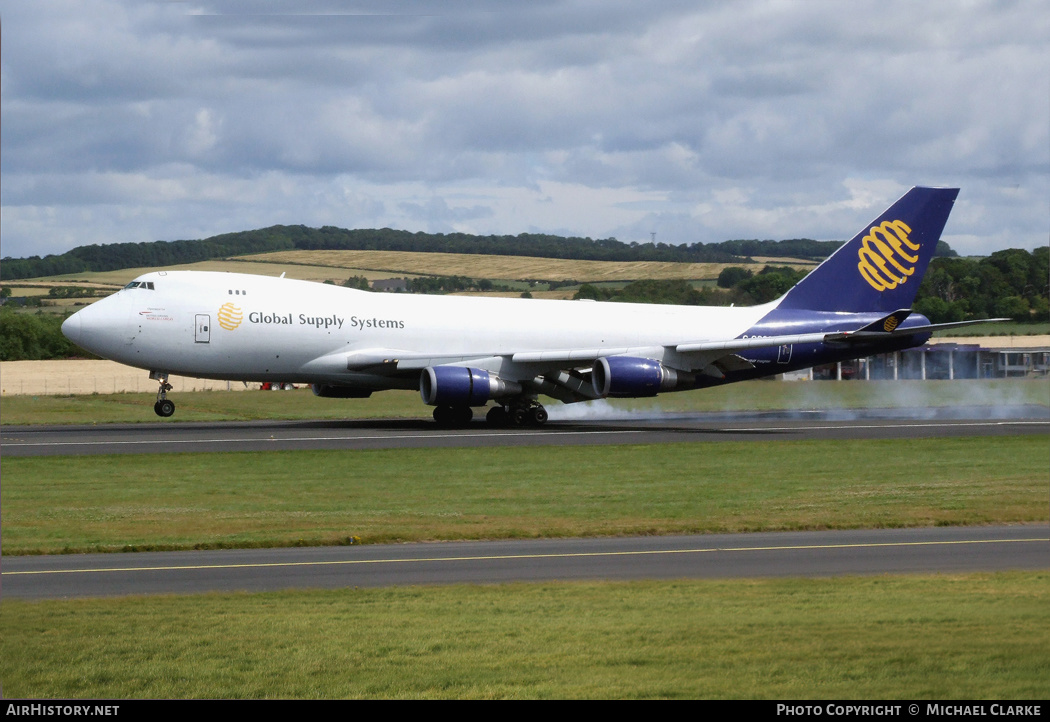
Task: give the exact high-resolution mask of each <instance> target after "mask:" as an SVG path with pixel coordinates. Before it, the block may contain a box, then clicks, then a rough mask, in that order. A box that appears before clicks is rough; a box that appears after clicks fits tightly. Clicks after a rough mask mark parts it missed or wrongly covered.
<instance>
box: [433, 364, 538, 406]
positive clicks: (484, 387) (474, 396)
mask: <svg viewBox="0 0 1050 722" xmlns="http://www.w3.org/2000/svg"><path fill="white" fill-rule="evenodd" d="M520 393H521V385H520V384H517V383H515V382H513V381H505V380H503V379H501V378H499V377H498V376H496V375H495V374H490V373H489V372H488V371H483V370H481V369H471V368H467V367H465V366H428V367H427V368H425V369H423V372H422V373H421V374H420V375H419V395H420V396H422V397H423V403H425V404H429V405H431V406H484V405H485V403H486V402H487V401H488V400H489V399H495V398H499V397H501V396H514V395H516V394H520Z"/></svg>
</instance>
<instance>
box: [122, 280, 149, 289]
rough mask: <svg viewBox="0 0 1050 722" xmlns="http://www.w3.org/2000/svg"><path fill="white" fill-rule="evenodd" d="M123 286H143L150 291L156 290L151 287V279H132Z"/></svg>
mask: <svg viewBox="0 0 1050 722" xmlns="http://www.w3.org/2000/svg"><path fill="white" fill-rule="evenodd" d="M124 288H145V289H147V290H150V291H154V290H156V289H154V288H153V281H132V282H131V283H129V284H128V285H126V286H124Z"/></svg>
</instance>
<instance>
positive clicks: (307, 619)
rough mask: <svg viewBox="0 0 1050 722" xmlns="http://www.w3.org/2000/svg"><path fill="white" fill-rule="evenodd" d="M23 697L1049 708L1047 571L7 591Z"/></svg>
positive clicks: (10, 684)
mask: <svg viewBox="0 0 1050 722" xmlns="http://www.w3.org/2000/svg"><path fill="white" fill-rule="evenodd" d="M2 608H3V614H2V616H0V640H2V641H0V650H2V654H0V677H2V679H3V683H4V694H5V696H8V697H21V698H31V697H35V698H53V697H58V698H69V699H74V698H93V697H94V698H104V699H132V698H151V699H167V698H209V699H216V698H269V699H276V698H279V699H289V698H309V699H323V698H530V699H531V698H617V699H619V698H701V699H702V698H731V699H741V698H765V699H938V700H945V699H947V700H953V699H954V700H958V699H964V700H967V699H1000V700H1013V699H1045V697H1046V692H1047V686H1046V685H1047V674H1048V671H1050V644H1048V641H1050V640H1048V636H1047V629H1050V574H1048V573H1046V572H1016V573H1004V574H996V575H980V574H973V575H957V576H937V577H890V578H888V577H872V578H838V579H788V580H733V581H668V582H636V583H620V582H616V583H611V582H610V583H578V584H576V583H574V584H514V585H493V586H449V587H426V588H394V589H346V590H338V591H308V592H285V593H272V594H253V595H228V594H227V595H220V594H211V595H200V596H192V597H176V596H165V597H145V598H130V599H118V600H76V601H46V602H22V601H11V600H4V601H3V605H2Z"/></svg>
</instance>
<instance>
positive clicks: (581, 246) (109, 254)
mask: <svg viewBox="0 0 1050 722" xmlns="http://www.w3.org/2000/svg"><path fill="white" fill-rule="evenodd" d="M839 245H841V244H840V243H839V242H837V241H813V240H808V239H795V240H787V241H758V240H751V241H747V240H737V241H725V242H723V243H710V244H703V243H693V244H682V245H678V246H674V245H668V244H666V243H656V244H652V243H623V242H621V241H618V240H616V239H615V238H604V239H598V240H594V239H591V238H578V237H563V236H552V235H546V234H537V233H522V234H519V235H517V236H474V235H469V234H466V233H449V234H444V233H411V232H409V231H395V230H392V229H389V228H383V229H378V230H377V229H363V230H362V229H358V230H347V229H343V228H335V227H333V226H325V227H323V228H307V227H306V226H270V227H269V228H260V229H258V230H254V231H240V232H237V233H225V234H222V235H218V236H212V237H211V238H205V239H203V240H196V241H194V240H186V241H152V242H144V243H112V244H106V245H90V246H78V247H77V248H74V249H73V250H71V251H68V252H66V253H63V254H60V255H50V256H45V257H44V258H41V257H39V256H31V257H29V258H10V257H6V258H4V259H3V261H2V262H0V280H4V281H10V280H15V279H22V278H37V277H40V276H54V275H58V274H68V273H78V272H85V271H115V270H120V269H122V268H150V267H159V266H171V265H177V264H185V263H196V262H199V261H208V260H214V259H220V258H229V257H231V256H244V255H249V254H254V253H265V252H268V251H284V250H352V251H368V250H386V251H415V252H431V253H434V252H438V253H465V254H491V255H501V256H531V257H540V258H567V259H576V260H594V261H669V262H683V263H741V262H747V259H748V257H749V256H776V257H786V258H799V259H802V260H820V259H822V258H825V257H826V256H828V255H829V254H830V253H831V252H832V251H834V250H835V249H836V248H838V246H839Z"/></svg>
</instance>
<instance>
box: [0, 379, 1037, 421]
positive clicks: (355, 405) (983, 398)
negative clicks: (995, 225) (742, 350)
mask: <svg viewBox="0 0 1050 722" xmlns="http://www.w3.org/2000/svg"><path fill="white" fill-rule="evenodd" d="M170 398H171V399H172V400H174V401H175V403H176V404H177V406H178V410H177V411H176V413H175V416H173V417H171V419H169V420H167V421H166V423H178V422H180V421H252V420H265V419H280V420H304V419H366V418H419V419H423V418H430V417H431V411H432V409H431V407H429V406H424V405H423V403H422V402H421V401H420V398H419V393H418V392H416V391H384V392H382V393H377V394H375V395H373V396H372V397H371V398H368V399H324V398H319V397H317V396H314V395H313V393H312V392H310V391H309V389H299V390H297V391H273V392H262V391H237V392H226V391H197V392H186V393H177V394H172V395H171V396H170ZM154 400H155V394H152V393H142V394H133V393H127V394H85V395H82V396H4V397H3V398H2V399H0V423H3V424H4V425H25V424H84V423H98V424H105V423H146V422H157V421H159V420H160V419H159V418H158V417H157V416H156V414H154V413H153V402H154ZM548 401H549V400H548ZM597 403H598V405H599V406H600V407H602V408H606V409H621V410H637V411H671V412H675V411H681V412H686V411H696V412H716V411H767V410H776V409H840V408H842V409H854V408H899V407H909V408H910V407H920V406H959V405H977V406H1001V405H1005V404H1038V405H1042V406H1050V382H1048V381H1047V379H1000V380H982V381H966V380H960V381H849V382H842V383H840V382H832V381H799V382H794V383H781V382H776V381H749V382H744V383H738V384H730V385H728V386H723V387H719V388H712V389H704V390H700V391H686V392H681V393H675V394H664V395H662V396H659V397H656V398H653V399H608V400H603V401H601V402H597ZM559 406H560V404H558V403H557V402H550V403H549V405H548V408H550V409H551V410H554V409H557V408H558V407H559ZM586 406H587V405H581V404H575V405H570V406H569V409H570V410H571V411H573V412H578V411H579V410H581V409H583V408H586Z"/></svg>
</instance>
